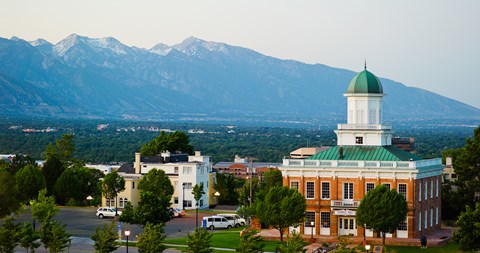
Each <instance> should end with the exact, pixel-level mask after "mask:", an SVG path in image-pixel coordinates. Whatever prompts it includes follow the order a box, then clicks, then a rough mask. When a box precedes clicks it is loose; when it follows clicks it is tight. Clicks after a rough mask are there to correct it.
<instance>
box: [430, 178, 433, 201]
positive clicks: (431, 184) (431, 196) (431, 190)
mask: <svg viewBox="0 0 480 253" xmlns="http://www.w3.org/2000/svg"><path fill="white" fill-rule="evenodd" d="M430 198H431V199H433V180H432V181H430Z"/></svg>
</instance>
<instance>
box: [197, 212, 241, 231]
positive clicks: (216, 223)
mask: <svg viewBox="0 0 480 253" xmlns="http://www.w3.org/2000/svg"><path fill="white" fill-rule="evenodd" d="M233 226H234V223H233V221H229V220H227V218H225V217H223V216H217V215H216V216H206V217H203V220H202V227H203V228H208V229H215V228H232V227H233Z"/></svg>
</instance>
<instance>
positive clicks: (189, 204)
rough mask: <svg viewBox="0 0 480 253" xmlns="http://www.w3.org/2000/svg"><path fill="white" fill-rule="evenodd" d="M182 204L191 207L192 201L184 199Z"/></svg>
mask: <svg viewBox="0 0 480 253" xmlns="http://www.w3.org/2000/svg"><path fill="white" fill-rule="evenodd" d="M183 206H184V207H192V201H191V200H184V201H183Z"/></svg>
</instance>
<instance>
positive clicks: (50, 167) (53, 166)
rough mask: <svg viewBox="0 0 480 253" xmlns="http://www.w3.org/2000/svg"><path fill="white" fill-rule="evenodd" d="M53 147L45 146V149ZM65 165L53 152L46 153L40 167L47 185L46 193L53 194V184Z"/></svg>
mask: <svg viewBox="0 0 480 253" xmlns="http://www.w3.org/2000/svg"><path fill="white" fill-rule="evenodd" d="M51 148H53V145H51V144H50V146H48V147H47V150H49V149H51ZM64 170H65V167H64V166H63V163H62V161H61V160H60V159H59V158H58V156H56V155H55V154H52V155H48V156H47V159H46V160H45V164H44V165H43V167H42V174H43V177H44V178H45V184H46V185H47V192H48V195H50V196H51V195H53V194H54V186H55V183H56V182H57V179H58V178H59V177H60V175H62V173H63V171H64Z"/></svg>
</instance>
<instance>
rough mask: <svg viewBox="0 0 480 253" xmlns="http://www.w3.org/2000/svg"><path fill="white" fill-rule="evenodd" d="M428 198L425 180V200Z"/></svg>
mask: <svg viewBox="0 0 480 253" xmlns="http://www.w3.org/2000/svg"><path fill="white" fill-rule="evenodd" d="M427 198H428V182H425V200H427Z"/></svg>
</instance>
